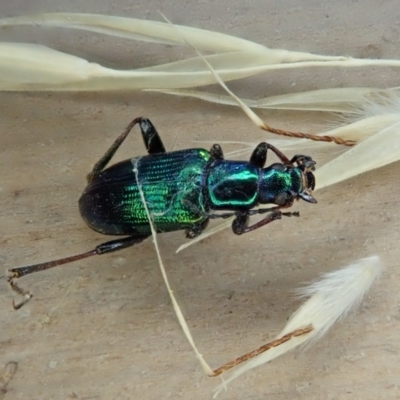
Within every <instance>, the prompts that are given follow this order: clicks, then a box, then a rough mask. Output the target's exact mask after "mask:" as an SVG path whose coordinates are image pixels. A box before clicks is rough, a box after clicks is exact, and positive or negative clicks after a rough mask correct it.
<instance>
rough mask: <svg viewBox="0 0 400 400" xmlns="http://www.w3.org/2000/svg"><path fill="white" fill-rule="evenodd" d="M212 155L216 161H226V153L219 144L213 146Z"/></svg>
mask: <svg viewBox="0 0 400 400" xmlns="http://www.w3.org/2000/svg"><path fill="white" fill-rule="evenodd" d="M210 154H211V157H212V158H214V160H223V159H224V153H223V151H222V148H221V146H220V145H219V144H213V145H212V147H211V150H210Z"/></svg>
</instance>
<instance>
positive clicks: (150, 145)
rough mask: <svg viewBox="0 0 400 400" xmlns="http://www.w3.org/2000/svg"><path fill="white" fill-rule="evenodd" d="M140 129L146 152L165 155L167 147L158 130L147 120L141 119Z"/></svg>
mask: <svg viewBox="0 0 400 400" xmlns="http://www.w3.org/2000/svg"><path fill="white" fill-rule="evenodd" d="M140 129H141V130H142V137H143V141H144V145H145V146H146V150H147V152H148V153H149V154H157V153H165V147H164V144H163V142H162V140H161V137H160V135H159V134H158V132H157V130H156V128H154V125H153V124H152V123H151V121H150V120H149V119H147V118H141V121H140Z"/></svg>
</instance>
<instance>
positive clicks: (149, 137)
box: [87, 117, 165, 182]
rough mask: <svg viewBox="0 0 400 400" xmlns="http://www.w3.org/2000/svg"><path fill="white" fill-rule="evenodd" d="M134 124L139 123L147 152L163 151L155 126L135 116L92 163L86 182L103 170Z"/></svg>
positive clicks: (145, 119) (147, 120)
mask: <svg viewBox="0 0 400 400" xmlns="http://www.w3.org/2000/svg"><path fill="white" fill-rule="evenodd" d="M136 124H140V129H141V131H142V138H143V141H144V144H145V146H146V149H147V152H148V153H149V154H155V153H165V147H164V145H163V142H162V140H161V138H160V135H159V134H158V132H157V131H156V128H154V126H153V124H152V123H151V122H150V120H149V119H147V118H142V117H138V118H135V119H134V120H133V121H131V123H130V124H129V125H128V126H127V127H126V128H125V129H124V131H123V132H122V133H121V134H120V135H119V136H118V137H117V139H116V140H115V142H114V143H113V144H112V145H111V147H110V148H109V149H108V150H107V151H106V153H105V154H104V155H103V157H101V158H100V160H99V161H97V163H96V164H95V165H94V167H93V170H92V172H91V173H90V174H89V175H88V176H87V180H88V182H90V181H91V180H92V179H93V178H95V177H96V176H97V175H99V174H100V172H101V171H103V169H104V168H105V167H106V166H107V164H108V163H109V162H110V160H111V158H112V157H113V156H114V154H115V153H116V151H117V150H118V149H119V147H120V146H121V144H122V143H123V142H124V140H125V139H126V137H127V136H128V134H129V132H130V131H131V130H132V128H133V127H134V126H135V125H136Z"/></svg>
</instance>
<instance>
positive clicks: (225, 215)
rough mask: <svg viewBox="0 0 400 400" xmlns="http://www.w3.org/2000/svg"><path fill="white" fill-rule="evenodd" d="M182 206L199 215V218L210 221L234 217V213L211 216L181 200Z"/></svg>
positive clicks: (187, 201)
mask: <svg viewBox="0 0 400 400" xmlns="http://www.w3.org/2000/svg"><path fill="white" fill-rule="evenodd" d="M182 204H183V205H184V206H185V207H187V208H188V209H189V210H190V211H192V212H194V213H196V214H199V215H200V216H201V217H204V218H210V219H217V218H222V219H226V218H230V217H233V216H234V215H236V214H235V213H234V212H229V213H224V214H211V213H208V212H206V211H203V210H200V208H199V207H197V206H196V205H194V204H193V203H191V202H190V201H189V200H182Z"/></svg>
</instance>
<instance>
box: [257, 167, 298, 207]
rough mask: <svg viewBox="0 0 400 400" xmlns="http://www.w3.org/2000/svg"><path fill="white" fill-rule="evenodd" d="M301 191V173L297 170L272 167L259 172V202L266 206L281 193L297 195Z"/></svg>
mask: <svg viewBox="0 0 400 400" xmlns="http://www.w3.org/2000/svg"><path fill="white" fill-rule="evenodd" d="M302 191H303V172H302V171H301V170H300V169H299V168H293V167H289V168H286V167H283V165H282V164H277V165H272V166H271V167H268V168H264V169H263V170H261V176H260V188H259V202H260V203H264V204H268V203H274V200H275V199H276V198H277V197H278V196H279V195H281V194H283V193H288V194H292V195H293V194H294V193H296V194H298V193H301V192H302Z"/></svg>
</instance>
